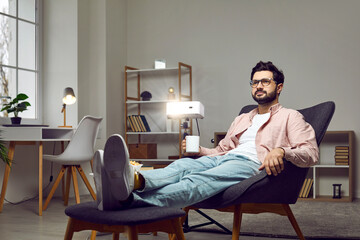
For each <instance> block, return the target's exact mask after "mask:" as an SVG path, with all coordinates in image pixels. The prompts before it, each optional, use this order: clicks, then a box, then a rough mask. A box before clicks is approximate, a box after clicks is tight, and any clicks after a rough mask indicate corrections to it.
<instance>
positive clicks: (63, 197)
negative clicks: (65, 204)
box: [61, 177, 65, 201]
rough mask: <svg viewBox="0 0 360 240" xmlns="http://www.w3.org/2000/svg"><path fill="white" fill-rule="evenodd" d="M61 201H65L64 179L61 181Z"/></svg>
mask: <svg viewBox="0 0 360 240" xmlns="http://www.w3.org/2000/svg"><path fill="white" fill-rule="evenodd" d="M61 192H62V200H63V201H65V177H63V178H62V179H61Z"/></svg>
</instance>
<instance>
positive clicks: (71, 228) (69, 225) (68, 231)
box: [64, 218, 74, 240]
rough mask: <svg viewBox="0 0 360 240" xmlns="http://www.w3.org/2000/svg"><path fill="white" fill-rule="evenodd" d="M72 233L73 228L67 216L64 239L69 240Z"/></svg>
mask: <svg viewBox="0 0 360 240" xmlns="http://www.w3.org/2000/svg"><path fill="white" fill-rule="evenodd" d="M73 235H74V228H73V225H72V219H71V218H69V220H68V224H67V227H66V233H65V237H64V240H71V239H72V237H73Z"/></svg>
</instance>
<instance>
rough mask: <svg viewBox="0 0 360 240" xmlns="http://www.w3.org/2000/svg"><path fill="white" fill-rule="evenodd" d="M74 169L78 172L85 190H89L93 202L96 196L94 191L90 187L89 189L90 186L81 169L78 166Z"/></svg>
mask: <svg viewBox="0 0 360 240" xmlns="http://www.w3.org/2000/svg"><path fill="white" fill-rule="evenodd" d="M76 169H77V170H78V172H79V174H80V176H81V178H82V180H83V181H84V183H85V185H86V187H87V189H88V190H89V192H90V195H91V197H92V198H93V199H94V200H96V194H95V192H94V190H93V189H92V187H91V185H90V183H89V181H88V179H87V177H86V176H85V173H84V171H83V169H82V168H81V166H80V165H79V166H76Z"/></svg>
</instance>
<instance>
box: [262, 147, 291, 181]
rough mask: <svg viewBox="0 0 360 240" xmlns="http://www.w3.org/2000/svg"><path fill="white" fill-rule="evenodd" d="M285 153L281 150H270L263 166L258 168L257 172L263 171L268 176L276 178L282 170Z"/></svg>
mask: <svg viewBox="0 0 360 240" xmlns="http://www.w3.org/2000/svg"><path fill="white" fill-rule="evenodd" d="M284 156H285V151H284V149H282V148H274V149H273V150H271V151H270V152H269V153H268V154H267V155H266V157H265V160H264V162H263V164H262V165H261V166H260V168H259V170H263V169H264V168H265V171H266V173H267V174H268V175H271V174H274V176H277V175H278V174H279V173H281V171H283V170H284V160H283V158H284Z"/></svg>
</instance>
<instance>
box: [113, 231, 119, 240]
mask: <svg viewBox="0 0 360 240" xmlns="http://www.w3.org/2000/svg"><path fill="white" fill-rule="evenodd" d="M119 239H120V233H115V232H114V233H113V240H119Z"/></svg>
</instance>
